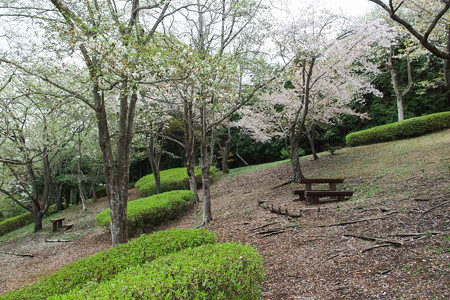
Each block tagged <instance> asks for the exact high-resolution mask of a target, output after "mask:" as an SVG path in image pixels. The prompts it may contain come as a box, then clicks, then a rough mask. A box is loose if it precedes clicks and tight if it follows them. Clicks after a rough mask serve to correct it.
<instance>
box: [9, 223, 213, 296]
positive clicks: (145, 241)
mask: <svg viewBox="0 0 450 300" xmlns="http://www.w3.org/2000/svg"><path fill="white" fill-rule="evenodd" d="M214 242H215V238H214V235H213V234H212V233H210V232H208V231H206V230H204V229H187V230H186V229H171V230H168V231H160V232H157V233H154V234H150V235H142V236H141V237H139V238H136V239H133V240H131V241H130V242H128V243H126V244H121V245H117V246H116V247H115V248H112V249H109V250H106V251H103V252H100V253H97V254H96V255H93V256H90V257H87V258H83V259H80V260H79V261H77V262H74V263H72V264H70V265H68V266H65V267H63V268H61V269H60V270H59V271H57V272H55V273H52V274H51V275H48V276H44V277H41V279H40V280H39V282H37V283H35V284H31V285H28V286H25V287H23V288H21V289H19V290H16V291H12V292H10V293H7V294H5V295H3V296H2V299H14V300H16V299H46V298H48V297H50V296H52V295H58V294H64V293H68V292H70V291H71V290H73V289H75V288H81V287H84V286H89V287H90V286H92V285H93V284H99V283H101V282H104V281H108V280H111V279H112V278H114V277H115V276H116V274H118V273H120V272H122V271H123V270H125V269H127V268H133V267H135V266H139V265H142V264H144V263H145V262H149V261H152V260H154V259H156V258H158V257H161V256H164V255H167V254H169V253H173V252H177V251H180V250H182V249H186V248H193V247H198V246H200V245H202V244H212V243H214Z"/></svg>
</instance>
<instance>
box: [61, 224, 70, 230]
mask: <svg viewBox="0 0 450 300" xmlns="http://www.w3.org/2000/svg"><path fill="white" fill-rule="evenodd" d="M62 227H64V230H69V229H70V228H72V227H73V223H71V224H65V225H63V226H62Z"/></svg>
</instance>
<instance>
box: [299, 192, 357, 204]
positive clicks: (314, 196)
mask: <svg viewBox="0 0 450 300" xmlns="http://www.w3.org/2000/svg"><path fill="white" fill-rule="evenodd" d="M304 194H305V198H306V201H307V202H308V203H319V198H320V197H327V196H328V197H337V198H338V200H340V201H341V200H345V197H351V196H353V192H352V191H305V193H304Z"/></svg>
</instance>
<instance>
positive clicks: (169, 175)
mask: <svg viewBox="0 0 450 300" xmlns="http://www.w3.org/2000/svg"><path fill="white" fill-rule="evenodd" d="M160 176H161V192H168V191H173V190H188V189H189V178H188V175H187V172H186V168H175V169H169V170H164V171H161V172H160ZM195 178H196V180H197V184H198V185H200V183H201V171H200V169H196V170H195ZM134 187H136V188H137V189H138V190H139V194H140V195H141V196H142V197H145V196H150V195H154V194H156V185H155V176H154V175H153V174H149V175H146V176H144V177H142V178H141V179H139V180H138V181H137V182H136V183H135V184H134Z"/></svg>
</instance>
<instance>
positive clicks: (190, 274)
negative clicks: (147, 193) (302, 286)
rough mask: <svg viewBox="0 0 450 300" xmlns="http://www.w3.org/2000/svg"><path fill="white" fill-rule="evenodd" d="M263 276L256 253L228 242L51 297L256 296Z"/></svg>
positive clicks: (144, 266) (249, 248)
mask: <svg viewBox="0 0 450 300" xmlns="http://www.w3.org/2000/svg"><path fill="white" fill-rule="evenodd" d="M263 280H264V271H263V268H262V259H261V256H260V255H259V254H258V252H257V251H256V250H255V249H253V248H251V247H250V246H244V245H241V244H236V243H227V244H216V245H205V246H201V247H198V248H195V249H186V250H184V251H180V252H178V253H174V254H171V255H168V256H165V257H161V258H159V259H157V260H155V261H153V262H150V263H148V264H145V265H139V266H136V267H133V268H129V269H127V270H126V271H124V272H122V273H120V274H118V275H117V276H116V277H115V278H114V279H112V280H111V281H109V282H103V283H101V284H98V285H97V284H93V285H91V286H89V287H86V288H84V289H81V290H75V291H73V292H71V293H69V294H66V295H61V296H56V297H53V298H51V299H190V300H191V299H239V300H241V299H261V292H260V285H261V283H262V282H263Z"/></svg>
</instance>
